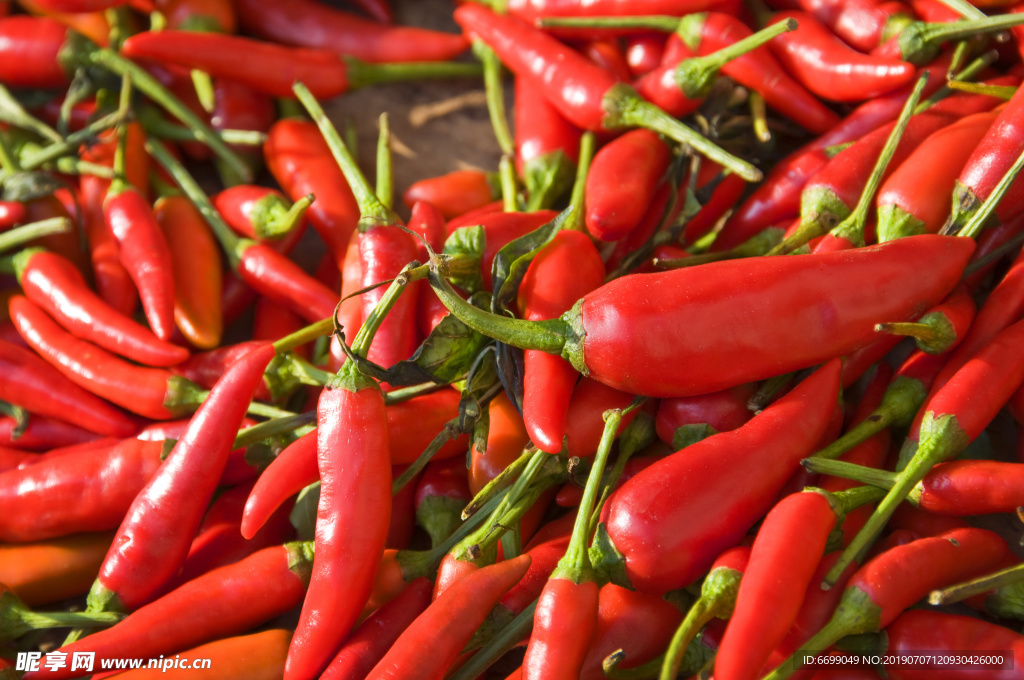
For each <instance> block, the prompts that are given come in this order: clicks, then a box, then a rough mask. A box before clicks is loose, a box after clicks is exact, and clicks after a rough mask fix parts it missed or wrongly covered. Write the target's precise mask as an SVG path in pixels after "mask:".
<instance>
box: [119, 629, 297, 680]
mask: <svg viewBox="0 0 1024 680" xmlns="http://www.w3.org/2000/svg"><path fill="white" fill-rule="evenodd" d="M291 639H292V631H290V630H285V629H282V628H274V629H272V630H265V631H263V632H261V633H253V634H252V635H240V636H238V637H231V638H224V639H223V640H216V641H214V642H210V643H207V644H205V645H200V646H199V647H194V648H192V649H190V650H188V651H185V652H182V653H181V654H178V655H177V656H180V657H181V658H182V659H188V660H189V661H190V662H191V661H192V660H194V659H209V660H210V667H209V668H205V669H195V668H167V669H164V668H140V669H138V670H134V671H128V672H127V673H121V674H120V675H119V677H120V678H123V680H150V679H151V678H154V679H155V678H161V679H163V678H182V679H185V678H187V679H188V680H232V679H233V678H247V679H248V680H276V679H277V678H280V677H281V676H282V674H283V673H284V659H285V657H286V656H287V655H288V644H289V643H290V642H291ZM167 660H168V661H173V659H171V658H168V659H167Z"/></svg>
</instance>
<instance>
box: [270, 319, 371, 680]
mask: <svg viewBox="0 0 1024 680" xmlns="http://www.w3.org/2000/svg"><path fill="white" fill-rule="evenodd" d="M364 331H365V329H364ZM363 336H364V332H363V331H360V334H359V336H358V337H357V338H356V340H355V343H356V347H357V348H358V349H357V351H360V350H361V351H363V352H365V347H364V346H363V345H362V344H361V341H362V339H363ZM388 434H389V433H388V429H387V414H386V413H385V409H384V396H383V394H382V393H381V391H380V388H379V387H378V386H377V384H376V383H374V382H373V381H371V380H370V379H368V378H366V377H364V376H362V375H361V374H360V373H359V372H358V371H357V370H356V369H355V368H354V364H353V363H352V362H348V363H346V364H345V366H344V367H342V369H341V371H340V372H339V373H338V375H337V376H336V378H334V379H332V380H331V382H329V383H328V384H327V385H326V386H325V387H324V390H323V391H322V392H321V393H320V400H319V403H318V405H317V463H318V467H319V470H320V480H321V486H320V503H319V505H318V506H317V522H316V546H317V552H318V557H317V559H316V562H314V565H313V575H312V578H311V580H310V589H309V594H308V596H307V597H306V599H305V601H304V602H303V605H302V614H301V615H300V618H299V624H298V628H296V631H295V637H294V638H293V639H292V646H291V648H290V649H289V651H288V663H287V665H286V666H285V677H286V678H289V679H292V678H313V677H315V676H316V675H317V674H318V673H320V672H321V671H323V669H324V668H325V667H326V666H327V664H328V663H329V662H330V660H331V658H332V657H333V655H334V653H335V652H336V651H337V649H338V646H339V644H340V643H341V642H342V641H343V640H344V639H345V638H346V637H347V636H348V635H349V633H350V632H351V630H352V628H353V626H354V625H355V623H356V621H357V620H358V618H359V614H360V612H361V611H362V609H363V605H364V604H365V603H366V600H367V599H368V598H369V596H370V594H371V592H372V590H373V584H374V580H375V575H376V572H377V566H378V565H379V563H380V556H381V553H382V551H383V550H384V543H385V541H386V539H387V534H388V524H389V522H390V514H391V465H390V463H389V461H388ZM338 583H344V584H346V585H345V594H344V596H343V597H339V596H338V594H337V593H336V592H335V589H336V587H337V584H338ZM325 621H330V626H325V625H324V622H325Z"/></svg>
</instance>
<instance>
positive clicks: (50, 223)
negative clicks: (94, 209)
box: [0, 217, 72, 252]
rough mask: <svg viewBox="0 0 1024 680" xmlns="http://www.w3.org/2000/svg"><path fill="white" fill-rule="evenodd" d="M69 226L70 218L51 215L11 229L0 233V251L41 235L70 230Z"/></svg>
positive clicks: (20, 244) (15, 246)
mask: <svg viewBox="0 0 1024 680" xmlns="http://www.w3.org/2000/svg"><path fill="white" fill-rule="evenodd" d="M71 226H72V225H71V220H69V219H68V218H66V217H51V218H49V219H46V220H40V221H38V222H31V223H29V224H26V225H24V226H22V227H18V228H17V229H11V230H10V231H6V232H4V233H2V234H0V252H4V251H6V250H10V249H11V248H18V247H20V246H23V245H25V244H26V243H29V242H30V241H33V240H35V239H37V238H40V237H42V236H49V235H51V234H63V233H65V232H68V231H71Z"/></svg>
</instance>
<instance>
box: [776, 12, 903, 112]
mask: <svg viewBox="0 0 1024 680" xmlns="http://www.w3.org/2000/svg"><path fill="white" fill-rule="evenodd" d="M791 18H792V19H796V20H797V22H798V23H799V28H797V29H796V30H795V31H793V32H792V33H785V34H783V35H780V36H779V37H777V38H776V39H775V40H772V41H771V42H770V43H769V47H770V48H771V50H772V53H773V54H774V55H775V57H776V58H777V59H778V60H779V61H780V62H781V63H782V65H783V66H784V67H785V68H786V70H787V71H789V73H791V74H792V75H793V77H794V78H796V79H797V80H798V81H799V82H800V83H801V84H802V85H803V86H804V87H806V88H807V89H808V90H810V91H811V92H813V93H814V94H816V95H818V96H819V97H821V98H823V99H827V100H829V101H837V102H851V101H852V102H856V101H863V100H865V99H870V98H871V97H877V96H879V95H883V94H888V93H889V92H892V91H893V90H895V89H897V88H899V87H902V86H903V85H906V84H907V83H909V82H910V81H911V80H913V78H914V67H913V66H912V65H910V64H908V63H906V62H902V61H899V60H896V59H889V58H883V57H872V56H868V55H864V54H861V53H860V52H857V51H855V50H853V49H851V48H849V47H847V46H846V45H845V44H844V43H843V42H842V41H840V40H839V39H838V38H837V37H835V35H833V34H832V32H831V31H829V30H828V28H826V27H825V26H824V25H823V24H822V23H821V22H819V21H818V20H817V19H816V18H814V16H813V15H811V14H807V13H806V12H779V13H778V14H776V15H775V16H774V17H772V20H771V23H777V22H780V21H785V20H786V19H791Z"/></svg>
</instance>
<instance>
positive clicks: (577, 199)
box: [565, 132, 597, 231]
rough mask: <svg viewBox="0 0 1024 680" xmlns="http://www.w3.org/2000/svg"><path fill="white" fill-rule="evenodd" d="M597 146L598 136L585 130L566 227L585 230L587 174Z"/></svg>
mask: <svg viewBox="0 0 1024 680" xmlns="http://www.w3.org/2000/svg"><path fill="white" fill-rule="evenodd" d="M596 147H597V137H596V136H595V135H594V133H593V132H584V133H583V136H582V137H580V160H579V163H578V164H577V165H576V180H575V181H574V182H573V183H572V194H570V195H569V205H570V206H572V214H571V215H570V216H569V219H567V220H566V221H565V228H566V229H575V230H577V231H583V230H584V229H585V227H584V219H585V217H586V207H585V205H584V203H585V201H586V194H587V175H588V174H590V162H591V161H593V160H594V151H595V149H596Z"/></svg>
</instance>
